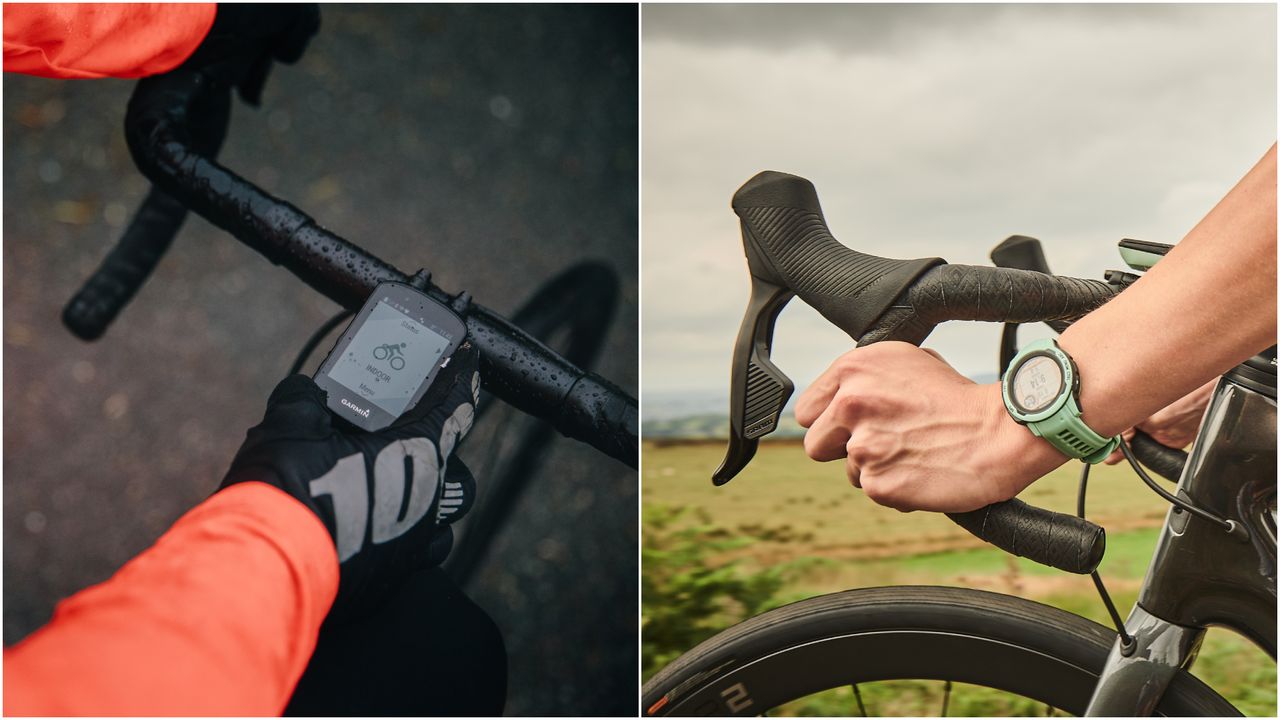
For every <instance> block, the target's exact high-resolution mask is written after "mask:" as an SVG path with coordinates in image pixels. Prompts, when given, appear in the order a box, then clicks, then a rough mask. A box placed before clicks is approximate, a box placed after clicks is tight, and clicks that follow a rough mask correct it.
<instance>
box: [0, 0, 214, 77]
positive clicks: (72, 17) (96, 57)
mask: <svg viewBox="0 0 1280 720" xmlns="http://www.w3.org/2000/svg"><path fill="white" fill-rule="evenodd" d="M216 12H217V5H215V4H214V3H176V4H165V3H103V4H93V3H5V4H4V69H5V71H6V72H18V73H25V74H28V75H40V76H42V77H51V78H104V77H118V78H132V77H143V76H145V75H155V74H157V73H162V72H166V71H169V70H172V69H173V68H175V67H177V66H178V65H180V64H182V61H183V60H186V59H187V58H188V57H190V56H191V53H193V52H195V49H196V47H197V46H199V45H200V42H201V41H202V40H204V36H205V35H206V34H208V32H209V28H210V27H212V26H213V18H214V15H215V14H216Z"/></svg>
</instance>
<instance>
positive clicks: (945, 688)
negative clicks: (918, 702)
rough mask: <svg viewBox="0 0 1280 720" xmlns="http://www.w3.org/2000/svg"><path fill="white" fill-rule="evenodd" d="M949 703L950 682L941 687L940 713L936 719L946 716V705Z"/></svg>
mask: <svg viewBox="0 0 1280 720" xmlns="http://www.w3.org/2000/svg"><path fill="white" fill-rule="evenodd" d="M950 702H951V681H950V680H948V681H947V684H946V685H943V686H942V713H941V714H940V715H938V717H946V716H947V705H948V704H949V703H950Z"/></svg>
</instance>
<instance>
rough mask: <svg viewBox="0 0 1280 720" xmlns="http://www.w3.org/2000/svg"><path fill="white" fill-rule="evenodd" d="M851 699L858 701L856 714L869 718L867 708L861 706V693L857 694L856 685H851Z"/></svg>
mask: <svg viewBox="0 0 1280 720" xmlns="http://www.w3.org/2000/svg"><path fill="white" fill-rule="evenodd" d="M853 698H854V699H855V700H857V701H858V714H859V716H860V717H870V716H869V715H867V706H866V705H863V704H862V693H860V692H858V685H857V683H854V685H853Z"/></svg>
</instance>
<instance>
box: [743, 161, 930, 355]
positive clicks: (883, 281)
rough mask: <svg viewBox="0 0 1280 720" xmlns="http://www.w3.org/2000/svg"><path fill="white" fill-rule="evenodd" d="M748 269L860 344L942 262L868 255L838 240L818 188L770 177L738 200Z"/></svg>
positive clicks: (751, 184) (754, 181) (755, 181)
mask: <svg viewBox="0 0 1280 720" xmlns="http://www.w3.org/2000/svg"><path fill="white" fill-rule="evenodd" d="M732 204H733V211H734V212H735V213H737V215H738V217H739V218H741V220H742V238H743V246H744V249H745V251H746V255H747V266H748V268H750V270H751V274H752V276H753V278H754V279H755V280H762V281H764V282H765V283H768V284H770V285H775V286H778V287H784V288H787V289H788V290H790V291H792V292H794V293H795V294H796V295H797V296H799V297H800V299H801V300H803V301H805V303H806V304H808V305H810V306H811V307H813V309H815V310H817V311H818V312H820V313H822V315H823V317H825V318H827V319H828V320H830V321H831V322H832V324H834V325H835V326H836V327H838V328H840V329H841V330H844V331H845V332H847V333H849V336H850V337H852V338H854V339H855V340H856V339H858V338H859V337H861V336H862V335H863V333H865V332H866V330H867V328H869V327H870V326H871V324H872V323H873V322H875V320H876V318H878V317H880V316H881V315H882V314H883V313H884V312H885V310H887V309H889V307H890V306H891V305H892V304H893V302H894V300H895V299H897V297H898V296H899V295H901V294H902V292H903V290H905V289H906V288H907V287H909V286H910V285H911V283H912V282H914V281H915V280H916V278H918V277H920V275H921V274H923V273H924V272H925V271H926V270H928V269H929V268H931V267H934V266H936V265H941V264H943V263H944V262H945V261H943V260H942V259H941V258H922V259H918V260H892V259H889V258H881V257H876V256H874V255H865V254H863V253H860V252H857V251H855V250H851V249H849V248H847V247H845V246H844V245H841V244H840V243H839V242H837V241H836V239H835V238H834V237H832V236H831V231H830V230H828V229H827V223H826V220H825V219H824V218H823V216H822V207H821V206H820V205H819V204H818V193H817V191H816V190H814V187H813V183H811V182H809V181H808V180H805V179H804V178H801V177H796V176H795V175H788V174H786V173H780V172H773V171H771V170H766V171H765V172H762V173H760V174H758V175H756V176H755V177H753V178H751V179H750V180H748V181H747V182H746V184H744V185H743V186H742V187H740V188H738V192H736V193H734V195H733V203H732Z"/></svg>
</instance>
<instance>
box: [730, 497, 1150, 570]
mask: <svg viewBox="0 0 1280 720" xmlns="http://www.w3.org/2000/svg"><path fill="white" fill-rule="evenodd" d="M1164 516H1165V513H1164V511H1163V510H1160V511H1152V512H1149V513H1144V514H1142V515H1139V516H1131V517H1123V518H1120V517H1116V518H1102V519H1101V520H1099V521H1098V522H1099V524H1100V525H1102V526H1103V527H1104V528H1106V530H1107V532H1109V533H1113V534H1118V533H1124V532H1130V531H1133V530H1145V529H1148V528H1158V527H1160V525H1161V524H1162V523H1163V522H1164ZM984 547H990V546H989V545H988V544H987V543H985V542H983V541H982V540H979V539H978V538H976V537H974V536H972V535H970V534H968V533H966V532H964V531H962V530H960V529H959V528H958V527H957V528H956V531H955V532H948V533H944V534H934V535H922V536H919V537H905V536H896V537H891V538H887V539H884V540H876V539H871V538H860V539H858V540H857V541H856V542H850V543H848V544H844V543H841V544H832V543H817V542H801V541H794V540H792V541H787V542H771V541H767V540H763V541H760V542H756V543H753V544H752V545H750V546H748V547H745V548H741V549H738V550H734V551H732V552H728V553H724V554H723V555H720V556H717V558H716V559H717V560H722V561H724V562H729V561H732V560H739V559H747V560H751V561H753V562H756V563H759V564H761V565H773V564H778V563H785V562H789V561H792V560H799V559H803V558H823V559H827V560H881V559H886V558H893V557H910V556H914V555H931V554H934V553H942V552H951V551H955V550H973V549H979V548H984Z"/></svg>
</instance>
